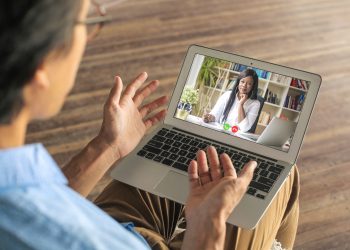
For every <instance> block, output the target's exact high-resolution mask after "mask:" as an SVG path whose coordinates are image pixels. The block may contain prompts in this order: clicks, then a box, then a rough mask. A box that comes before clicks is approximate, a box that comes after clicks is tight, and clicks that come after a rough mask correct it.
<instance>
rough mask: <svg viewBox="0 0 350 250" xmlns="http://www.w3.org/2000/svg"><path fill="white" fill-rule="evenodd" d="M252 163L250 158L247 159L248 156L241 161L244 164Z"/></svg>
mask: <svg viewBox="0 0 350 250" xmlns="http://www.w3.org/2000/svg"><path fill="white" fill-rule="evenodd" d="M249 161H250V159H249V158H248V157H246V156H244V157H243V158H242V159H241V162H244V163H247V162H249Z"/></svg>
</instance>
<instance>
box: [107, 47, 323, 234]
mask: <svg viewBox="0 0 350 250" xmlns="http://www.w3.org/2000/svg"><path fill="white" fill-rule="evenodd" d="M208 65H210V68H209V66H208ZM247 68H250V69H253V70H255V72H256V73H257V75H258V77H259V81H258V88H259V91H258V93H259V96H261V97H262V98H263V100H264V102H263V106H262V107H261V109H260V111H259V113H258V114H257V115H255V116H256V118H255V119H258V120H259V122H257V124H256V128H255V130H254V132H253V134H256V135H258V136H259V135H260V136H259V138H260V137H261V136H264V137H265V134H267V135H266V138H267V139H268V138H269V137H270V138H271V134H272V136H274V135H273V130H276V129H277V130H278V133H282V134H285V135H286V136H287V137H288V138H289V137H291V138H292V139H291V140H290V145H288V146H287V147H286V145H277V146H276V144H274V146H271V145H270V144H269V143H266V142H268V140H267V139H266V141H263V140H262V139H261V140H262V141H256V142H255V141H252V140H248V139H247V138H242V137H239V136H238V133H239V132H240V130H242V131H241V132H242V133H244V132H247V131H243V129H242V128H240V127H239V126H240V124H227V123H222V124H220V123H219V122H216V123H213V124H210V123H205V122H203V118H202V117H203V114H205V113H207V112H210V110H211V109H212V108H213V107H214V106H215V104H216V102H217V101H218V99H219V98H220V96H222V95H223V94H224V93H226V92H227V91H230V89H232V85H233V86H235V84H236V83H237V78H238V77H239V75H240V74H241V72H243V71H244V70H246V69H247ZM206 70H207V72H205V74H207V73H208V71H210V72H212V73H213V74H214V75H213V76H215V75H216V77H209V78H207V79H206V82H205V81H204V77H203V76H204V75H205V74H203V72H204V71H206ZM208 79H209V80H208ZM210 79H211V81H210ZM320 84H321V77H320V76H319V75H317V74H313V73H309V72H305V71H302V70H297V69H292V68H289V67H285V66H281V65H276V64H272V63H268V62H264V61H261V60H257V59H253V58H248V57H244V56H241V55H236V54H232V53H228V52H223V51H219V50H215V49H211V48H206V47H202V46H198V45H191V46H190V47H189V49H188V51H187V54H186V57H185V59H184V62H183V65H182V68H181V71H180V74H179V76H178V79H177V83H176V86H175V89H174V91H173V94H172V97H171V99H170V103H169V106H168V113H167V116H166V117H165V119H164V122H163V123H162V124H161V125H160V126H158V127H157V128H156V129H154V130H153V131H152V132H151V133H150V134H148V135H147V136H146V137H145V138H143V140H142V141H141V142H140V143H139V145H138V146H137V147H136V148H135V149H134V150H133V152H131V153H130V154H129V155H128V156H127V157H125V158H124V159H122V160H121V161H120V162H119V163H118V165H117V166H116V167H115V168H114V169H113V170H112V172H111V176H112V177H113V178H114V179H116V180H119V181H121V182H124V183H127V184H129V185H132V186H134V187H136V188H139V189H142V190H145V191H148V192H150V193H153V194H156V195H158V196H160V197H166V198H169V199H171V200H174V201H176V202H179V203H181V204H185V202H186V199H187V195H188V193H189V183H188V176H187V168H188V165H189V162H190V161H191V160H192V159H195V157H196V152H197V151H198V150H199V149H205V148H206V147H207V146H208V145H213V146H214V147H215V148H216V149H217V151H218V153H223V152H226V153H227V154H228V155H229V156H230V157H231V159H232V161H233V164H234V167H235V169H236V171H237V172H238V173H239V172H240V171H241V169H242V168H243V166H244V164H245V163H246V162H248V161H249V160H250V159H253V160H256V161H257V163H258V167H257V168H256V170H255V173H254V177H253V180H252V181H251V183H250V184H249V187H248V189H247V192H246V194H245V195H244V196H243V198H242V200H241V201H240V203H239V204H238V205H237V207H236V208H235V209H234V211H233V212H232V214H231V215H230V216H229V218H228V220H227V222H228V223H230V224H234V225H236V226H239V227H242V228H246V229H253V228H254V227H256V225H257V224H258V222H259V221H260V219H261V218H262V216H263V215H264V213H265V212H266V210H267V209H268V207H269V205H270V204H271V202H272V201H273V199H274V197H275V196H276V194H277V193H278V191H279V189H280V188H281V186H282V185H283V183H284V182H285V180H286V178H287V177H288V176H289V174H290V172H291V170H292V168H293V166H294V164H295V162H296V160H297V157H298V153H299V151H300V147H301V144H302V141H303V138H304V135H305V132H306V128H307V125H308V123H309V120H310V116H311V113H312V110H313V107H314V105H315V101H316V97H317V94H318V91H319V89H320ZM191 95H192V98H189V96H191ZM196 101H197V102H196ZM191 102H192V103H191ZM267 114H268V115H267ZM270 117H276V118H279V119H270ZM281 119H283V120H288V121H290V122H291V124H295V125H294V127H293V129H292V130H290V129H288V126H287V127H286V126H284V125H283V123H281V122H280V121H281ZM270 120H271V121H270ZM276 121H277V122H276ZM268 122H270V125H271V126H273V130H271V131H270V129H269V128H270V125H268V124H269V123H268ZM242 126H243V125H242ZM237 127H238V131H237ZM246 129H247V128H246ZM277 130H276V131H277ZM227 131H231V132H232V133H227ZM290 131H292V132H291V133H292V135H291V136H289V133H290ZM235 132H237V135H236V134H235ZM284 139H285V138H282V140H284Z"/></svg>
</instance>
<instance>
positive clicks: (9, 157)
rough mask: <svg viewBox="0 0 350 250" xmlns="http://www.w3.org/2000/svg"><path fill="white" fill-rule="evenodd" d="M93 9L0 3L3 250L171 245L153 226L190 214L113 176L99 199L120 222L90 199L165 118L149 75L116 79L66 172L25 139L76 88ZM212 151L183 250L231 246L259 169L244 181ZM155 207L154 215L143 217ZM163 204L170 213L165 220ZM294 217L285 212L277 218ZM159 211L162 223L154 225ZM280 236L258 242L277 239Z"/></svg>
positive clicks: (45, 1) (200, 174)
mask: <svg viewBox="0 0 350 250" xmlns="http://www.w3.org/2000/svg"><path fill="white" fill-rule="evenodd" d="M89 5H90V3H89V1H88V0H81V1H78V0H77V1H70V0H66V1H55V0H36V1H24V0H23V1H16V3H14V2H11V1H5V2H3V3H1V4H0V12H1V13H0V32H1V35H0V54H1V58H2V62H1V66H0V75H1V80H0V81H1V82H0V171H1V175H0V249H149V247H152V248H155V249H156V248H163V249H164V248H165V247H167V246H166V245H167V244H168V243H169V245H170V243H171V242H169V241H168V240H166V242H165V241H164V238H165V237H166V236H165V235H161V236H162V237H163V240H158V238H157V237H159V232H157V231H156V229H154V230H150V228H155V227H157V225H159V224H162V225H164V224H166V223H167V222H168V224H172V227H171V229H170V231H169V232H168V233H169V234H170V233H173V231H174V228H175V225H173V224H174V218H178V219H180V217H182V216H183V206H181V205H179V204H176V203H175V202H172V201H169V200H167V199H162V198H159V197H156V196H153V195H151V194H147V193H145V192H143V191H141V190H137V189H135V188H132V187H130V186H127V185H124V184H122V183H119V182H116V181H114V182H112V183H111V185H110V186H109V188H107V189H106V190H105V191H104V192H103V193H102V195H101V197H100V198H99V199H98V200H97V203H98V205H99V206H100V207H101V208H103V209H104V210H105V211H106V212H110V215H111V216H112V217H113V218H114V219H113V218H112V217H111V216H109V215H108V214H107V213H105V212H103V211H102V210H101V209H99V208H98V207H97V206H95V205H94V204H92V203H91V202H89V201H87V200H86V199H85V198H84V197H83V196H86V195H87V194H88V193H89V192H90V191H91V190H92V188H93V187H94V186H95V185H96V183H97V182H98V181H99V180H100V178H101V177H102V176H103V175H104V174H105V173H106V171H107V170H108V169H109V168H110V167H111V166H112V165H113V164H114V163H115V162H117V161H118V160H119V159H121V158H123V157H125V156H126V155H127V154H128V153H130V152H131V151H132V150H133V149H134V148H135V146H136V145H137V144H138V143H139V141H140V140H141V138H142V137H143V136H144V134H145V132H146V130H147V129H148V128H150V127H152V126H154V125H155V124H156V123H157V122H159V121H160V120H162V119H163V118H164V116H165V113H166V111H165V110H162V111H160V112H158V113H155V114H154V113H152V112H153V111H154V110H155V109H157V108H158V107H160V106H162V105H164V104H165V103H166V102H167V98H166V97H165V96H163V97H160V98H158V99H157V100H155V101H153V102H151V103H149V104H145V105H144V104H142V103H143V100H144V99H145V98H146V97H147V96H148V95H150V94H151V93H153V92H154V91H155V90H156V88H157V86H158V85H159V82H158V81H151V82H149V83H148V84H146V85H145V86H143V85H144V82H145V81H146V80H147V77H148V76H147V73H145V72H143V73H141V74H140V75H139V76H137V77H136V78H135V80H134V81H133V82H132V83H130V84H129V85H127V86H126V88H125V90H124V91H123V90H122V89H123V83H122V80H121V78H120V77H119V76H116V77H115V83H114V86H113V88H112V90H111V92H110V94H109V97H108V99H107V101H106V104H105V107H104V111H103V112H104V115H103V123H102V126H101V130H100V132H99V134H98V135H97V136H96V137H95V138H94V139H93V140H92V141H91V142H90V143H89V144H88V145H87V146H86V147H85V148H84V149H83V150H82V151H81V152H80V153H79V154H78V155H76V156H75V157H74V158H73V159H72V160H71V162H69V163H68V164H67V165H66V166H65V167H64V168H63V173H64V175H63V174H62V172H61V170H60V169H59V168H58V166H57V165H56V164H55V162H54V161H53V160H52V158H51V157H50V156H49V154H48V153H47V152H46V151H45V149H44V147H43V146H42V145H41V144H33V145H24V141H25V133H26V128H27V125H28V123H29V122H30V121H32V120H35V119H41V120H45V119H48V118H50V117H51V116H53V115H55V114H56V113H57V112H58V111H59V110H60V108H61V107H62V105H63V103H64V100H65V98H66V96H67V95H68V93H69V91H70V90H71V88H72V86H73V83H74V79H75V76H76V73H77V69H78V66H79V62H80V60H81V58H82V55H83V51H84V48H85V45H86V41H87V39H88V37H89V38H91V37H92V36H91V34H87V28H86V26H87V25H88V24H91V22H87V20H86V16H87V13H88V9H89ZM146 117H148V118H146ZM207 154H208V162H209V165H208V163H207V156H206V154H205V152H204V151H199V152H198V153H197V161H192V162H191V164H190V166H189V170H188V176H189V181H190V183H191V191H190V195H189V197H188V200H187V204H186V208H185V218H186V231H185V233H184V234H182V236H181V237H179V239H180V242H181V247H182V248H183V249H222V248H223V247H224V244H225V232H226V230H227V227H226V224H225V221H226V219H227V217H228V215H229V214H230V213H231V212H232V210H233V209H234V207H235V206H236V205H237V204H238V202H239V200H240V199H241V197H242V196H243V194H244V193H245V191H246V188H247V185H248V184H249V182H250V180H251V178H252V174H253V171H254V168H255V166H256V163H255V162H250V163H249V164H247V165H246V167H245V168H244V170H243V171H242V173H240V175H239V176H238V177H237V174H236V172H235V170H234V168H233V166H232V162H231V160H230V158H229V157H228V156H227V155H225V154H223V155H220V161H219V157H218V155H217V153H216V150H215V149H214V148H213V147H209V148H208V149H207ZM293 178H294V177H293ZM293 178H291V179H290V180H289V182H288V183H290V184H291V185H289V186H288V185H287V186H286V188H285V192H286V193H287V194H285V195H283V198H285V200H284V201H283V203H282V202H279V203H281V207H282V208H283V209H285V208H286V207H288V206H287V204H289V203H291V205H292V208H293V209H294V205H295V204H296V202H295V201H296V200H294V201H290V199H289V197H290V193H291V190H292V188H291V186H292V184H293V183H294V181H293ZM67 184H69V186H67ZM111 190H112V191H111ZM79 193H80V194H79ZM126 193H132V194H135V197H126ZM142 199H143V200H142ZM148 201H149V202H148ZM135 204H141V205H140V206H141V207H138V206H137V205H136V206H134V205H135ZM111 205H112V206H111ZM142 206H144V207H142ZM150 207H152V208H154V211H153V213H150V214H149V216H145V214H143V212H144V211H145V210H147V209H149V208H150ZM126 208H127V209H126ZM170 208H173V210H172V213H171V211H170V210H171V209H170ZM157 209H159V210H163V211H165V214H167V215H169V216H168V218H165V217H163V218H162V219H161V220H160V219H158V217H157V216H158V215H159V214H156V211H157ZM129 210H133V211H129ZM289 215H290V214H289V212H288V213H285V210H283V211H282V210H281V213H280V214H279V215H278V216H277V217H278V218H281V219H283V220H284V219H286V218H288V216H289ZM152 216H154V217H153V218H156V222H155V223H154V225H149V220H150V217H152ZM170 217H171V218H170ZM125 219H126V220H125ZM129 219H130V220H129ZM120 222H122V223H120ZM133 223H134V224H133ZM157 223H158V224H157ZM175 224H176V223H175ZM168 226H169V225H167V227H168ZM262 227H263V228H267V227H265V226H264V225H262ZM231 228H233V227H232V226H231ZM271 228H274V229H275V228H276V229H278V227H276V226H271ZM276 232H277V231H276ZM276 232H275V233H274V234H273V236H272V238H269V240H268V241H265V240H264V241H263V240H261V242H265V243H264V244H267V245H271V242H272V239H273V238H274V236H275V235H276ZM167 236H169V237H170V236H171V235H167ZM236 236H237V235H236ZM236 236H235V237H236ZM230 237H231V236H230ZM236 238H237V237H236ZM252 239H253V238H252V237H251V240H252ZM293 241H294V238H293V240H292V242H293ZM247 242H248V241H247ZM261 242H260V243H259V244H261ZM165 243H167V244H165ZM249 244H250V243H249Z"/></svg>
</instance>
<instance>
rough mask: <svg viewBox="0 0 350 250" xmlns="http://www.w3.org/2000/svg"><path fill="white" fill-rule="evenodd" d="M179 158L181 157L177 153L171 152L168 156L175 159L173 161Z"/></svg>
mask: <svg viewBox="0 0 350 250" xmlns="http://www.w3.org/2000/svg"><path fill="white" fill-rule="evenodd" d="M177 158H179V156H178V155H176V154H171V155H170V156H168V159H170V160H173V161H176V159H177Z"/></svg>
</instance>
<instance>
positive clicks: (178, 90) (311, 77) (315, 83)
mask: <svg viewBox="0 0 350 250" xmlns="http://www.w3.org/2000/svg"><path fill="white" fill-rule="evenodd" d="M196 54H200V55H204V56H210V57H215V58H218V59H222V60H227V61H230V62H234V63H239V64H243V65H247V66H251V67H255V68H258V69H262V70H266V71H270V72H273V73H277V74H281V75H286V76H291V77H294V78H297V79H302V80H305V81H309V82H310V84H309V89H308V92H307V97H306V98H305V102H304V105H303V109H302V111H301V113H300V118H299V122H298V124H297V127H296V129H295V133H294V136H293V140H292V143H291V145H290V148H289V151H288V152H284V151H281V150H278V149H274V148H271V147H269V146H265V145H262V144H257V143H255V142H251V141H248V140H245V139H241V138H238V137H235V136H232V135H228V134H225V133H222V132H220V131H215V130H213V129H210V128H206V127H203V126H201V125H198V124H195V123H191V122H187V121H184V120H181V119H178V118H176V117H175V111H176V108H177V104H178V101H179V100H180V97H181V94H182V91H183V88H184V86H185V84H186V82H187V78H188V75H189V72H190V70H191V66H192V62H193V60H194V57H195V55H196ZM321 81H322V78H321V76H320V75H317V74H313V73H310V72H305V71H302V70H297V69H293V68H289V67H286V66H282V65H277V64H273V63H268V62H264V61H261V60H257V59H252V58H248V57H244V56H240V55H236V54H231V53H228V52H223V51H219V50H215V49H210V48H206V47H202V46H199V45H191V46H190V47H189V49H188V51H187V54H186V57H185V59H184V62H183V64H182V68H181V71H180V74H179V76H178V79H177V82H176V86H175V90H174V92H173V95H172V97H171V101H170V103H169V106H168V112H167V115H166V117H165V119H164V123H165V124H168V125H171V126H174V127H177V128H179V129H181V130H184V131H188V132H191V133H193V131H196V134H198V135H202V136H205V137H207V138H209V139H212V140H216V141H220V142H223V143H225V144H228V145H232V146H234V147H239V148H242V149H244V150H247V151H250V152H254V153H256V154H260V155H264V156H267V157H270V158H273V159H276V160H280V161H284V162H289V163H295V162H296V159H297V157H298V153H299V150H300V147H301V144H302V141H303V138H304V135H305V132H306V128H307V125H308V123H309V120H310V117H311V113H312V110H313V108H314V105H315V101H316V97H317V94H318V91H319V89H320V86H321ZM232 139H234V140H232Z"/></svg>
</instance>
